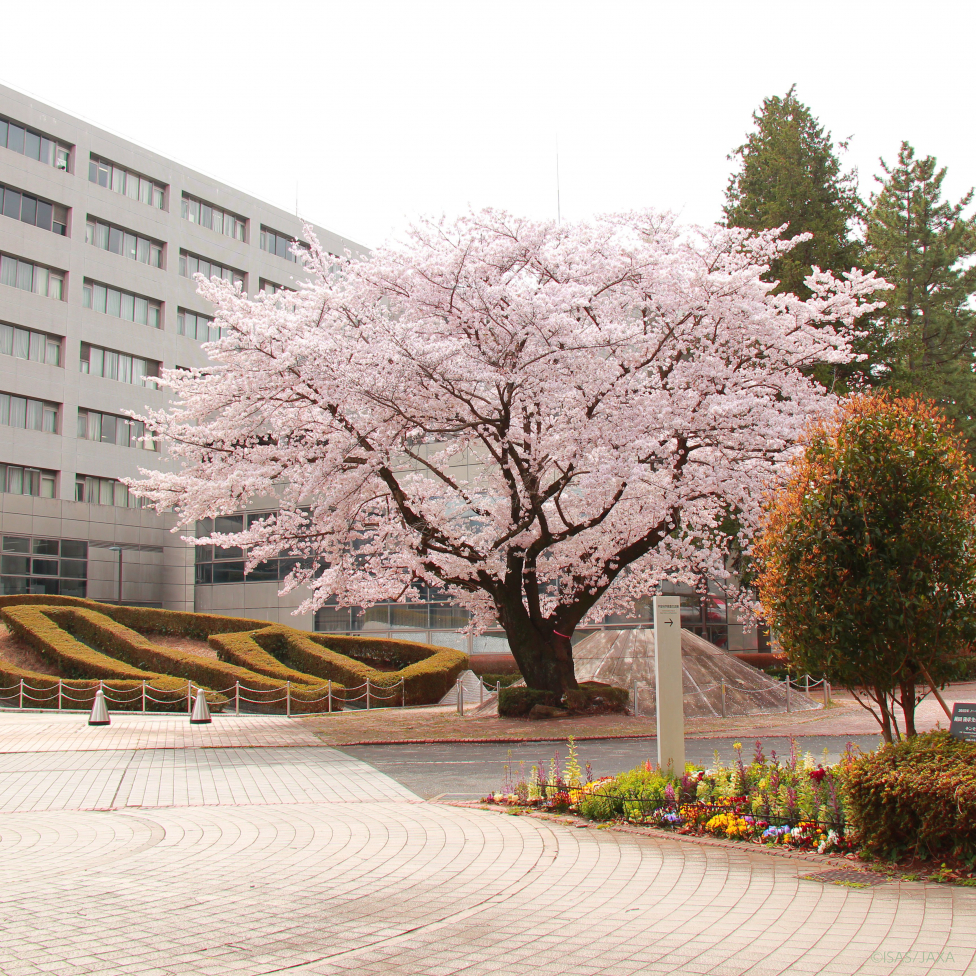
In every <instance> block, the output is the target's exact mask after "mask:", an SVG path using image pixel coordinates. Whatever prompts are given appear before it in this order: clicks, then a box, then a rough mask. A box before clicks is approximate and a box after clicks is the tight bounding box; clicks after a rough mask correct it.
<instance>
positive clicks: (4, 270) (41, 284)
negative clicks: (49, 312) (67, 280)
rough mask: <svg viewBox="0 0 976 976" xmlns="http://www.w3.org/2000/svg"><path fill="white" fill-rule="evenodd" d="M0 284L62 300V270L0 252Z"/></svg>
mask: <svg viewBox="0 0 976 976" xmlns="http://www.w3.org/2000/svg"><path fill="white" fill-rule="evenodd" d="M0 284H2V285H10V286H12V287H13V288H20V289H21V290H22V291H30V292H33V293H34V294H35V295H43V296H44V297H46V298H54V299H56V300H57V301H59V302H60V301H64V272H63V271H55V270H54V269H53V268H48V267H45V266H44V265H43V264H35V263H34V262H33V261H24V260H22V259H21V258H15V257H12V256H11V255H9V254H0Z"/></svg>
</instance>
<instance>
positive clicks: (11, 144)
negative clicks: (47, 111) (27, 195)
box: [0, 118, 71, 172]
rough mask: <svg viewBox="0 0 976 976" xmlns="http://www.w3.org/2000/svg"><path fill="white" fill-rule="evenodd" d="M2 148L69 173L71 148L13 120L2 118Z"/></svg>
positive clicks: (0, 140)
mask: <svg viewBox="0 0 976 976" xmlns="http://www.w3.org/2000/svg"><path fill="white" fill-rule="evenodd" d="M0 146H3V147H4V148H5V149H9V150H10V151H11V152H16V153H20V154H21V155H22V156H28V157H29V158H30V159H36V160H38V161H39V162H41V163H46V164H47V165H48V166H53V167H54V168H55V169H60V170H63V171H64V172H67V171H68V161H69V160H70V158H71V147H70V146H67V145H65V144H64V143H61V142H58V141H57V140H56V139H50V138H48V137H47V136H46V135H44V134H43V133H41V132H36V131H35V130H34V129H29V128H27V126H25V125H20V123H18V122H15V121H14V120H13V119H5V118H0Z"/></svg>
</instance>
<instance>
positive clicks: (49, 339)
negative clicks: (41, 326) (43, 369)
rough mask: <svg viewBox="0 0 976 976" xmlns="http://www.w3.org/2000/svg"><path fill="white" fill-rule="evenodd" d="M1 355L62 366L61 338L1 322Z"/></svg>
mask: <svg viewBox="0 0 976 976" xmlns="http://www.w3.org/2000/svg"><path fill="white" fill-rule="evenodd" d="M0 353H2V354H3V355H4V356H13V357H14V358H16V359H30V360H33V361H34V362H36V363H47V364H48V365H49V366H60V365H61V338H60V336H52V335H48V334H47V333H46V332H36V331H35V330H34V329H22V328H20V326H17V325H7V324H6V323H5V322H0Z"/></svg>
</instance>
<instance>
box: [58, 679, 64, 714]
mask: <svg viewBox="0 0 976 976" xmlns="http://www.w3.org/2000/svg"><path fill="white" fill-rule="evenodd" d="M63 684H64V681H63V680H62V679H61V678H58V711H59V712H60V711H61V686H62V685H63Z"/></svg>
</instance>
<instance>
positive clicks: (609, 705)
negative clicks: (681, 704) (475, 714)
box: [498, 681, 630, 718]
mask: <svg viewBox="0 0 976 976" xmlns="http://www.w3.org/2000/svg"><path fill="white" fill-rule="evenodd" d="M629 698H630V696H629V694H628V692H627V690H626V689H624V688H614V687H613V685H605V684H602V683H600V682H599V681H584V682H581V684H580V686H579V688H574V689H572V690H571V691H567V692H566V693H565V694H564V695H559V694H558V692H555V691H539V690H537V689H535V688H502V690H501V692H500V693H499V695H498V714H499V715H503V716H505V717H506V718H524V717H525V716H526V715H528V714H529V712H530V711H531V710H532V706H533V705H549V706H552V707H555V708H567V709H569V710H570V711H574V712H622V711H624V710H625V709H626V708H627V702H628V701H629Z"/></svg>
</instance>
